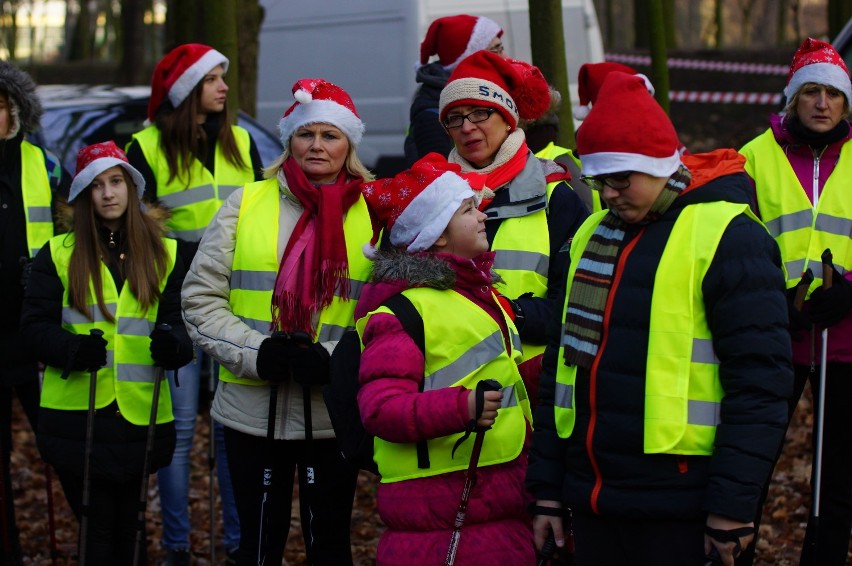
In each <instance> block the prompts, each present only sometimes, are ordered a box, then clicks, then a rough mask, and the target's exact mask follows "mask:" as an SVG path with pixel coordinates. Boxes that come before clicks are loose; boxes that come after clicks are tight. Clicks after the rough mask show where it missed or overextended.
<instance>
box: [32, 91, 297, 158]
mask: <svg viewBox="0 0 852 566" xmlns="http://www.w3.org/2000/svg"><path fill="white" fill-rule="evenodd" d="M38 94H39V96H40V97H41V103H42V106H44V115H43V116H42V119H41V129H40V130H38V131H37V132H34V133H32V134H30V136H29V137H30V139H31V140H32V141H33V142H34V143H37V144H39V145H41V146H43V147H45V148H47V149H49V150H51V151H52V152H54V153H55V154H56V155H57V157H59V159H60V160H61V161H62V164H63V165H64V166H65V168H66V169H67V170H68V172H69V173H71V174H73V173H74V170H75V168H76V160H77V151H79V149H80V148H81V147H84V146H87V145H90V144H93V143H99V142H103V141H107V140H115V143H116V144H117V145H118V146H119V147H122V148H124V147H125V146H126V145H127V143H128V142H129V141H130V136H131V135H133V134H134V133H136V132H138V131H139V130H141V129H142V128H143V127H144V125H145V118H146V112H147V109H148V95H149V94H150V88H149V87H147V86H132V87H118V86H107V85H96V86H91V85H40V86H39V87H38ZM237 123H238V124H239V125H240V126H242V127H243V128H245V129H246V130H248V131H249V133H250V134H251V136H252V138H254V141H255V143H256V144H257V148H258V151H259V152H260V157H261V159H262V160H263V163H264V164H269V163H271V162H272V161H273V160H274V159H276V158H277V157H278V156H279V155H281V152H282V150H283V148H282V146H281V142H280V141H279V139H278V136H277V135H275V134H273V133H272V132H270V131H269V130H267V129H266V128H264V127H263V126H261V125H260V123H259V122H257V121H256V120H254V119H253V118H252V117H251V116H249V115H248V114H246V113H245V112H242V111H240V112H239V114H238V116H237Z"/></svg>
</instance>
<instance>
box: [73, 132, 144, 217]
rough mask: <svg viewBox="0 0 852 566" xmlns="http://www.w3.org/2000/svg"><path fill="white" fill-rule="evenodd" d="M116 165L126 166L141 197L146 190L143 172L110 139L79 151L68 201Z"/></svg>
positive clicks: (125, 168)
mask: <svg viewBox="0 0 852 566" xmlns="http://www.w3.org/2000/svg"><path fill="white" fill-rule="evenodd" d="M116 165H118V166H120V167H124V170H125V171H127V172H128V173H129V174H130V178H131V179H133V182H134V183H135V184H136V191H137V192H138V193H139V198H140V199H141V198H142V193H143V192H144V191H145V179H144V178H143V177H142V173H140V172H139V171H137V170H136V168H134V167H133V166H132V165H131V164H130V162H129V161H128V160H127V155H125V154H124V152H123V151H121V148H119V147H118V146H117V145H115V142H114V141H112V140H110V141H106V142H103V143H96V144H94V145H88V146H86V147H84V148H81V149H80V151H78V152H77V173H76V174H75V175H74V180H73V181H71V190H70V191H69V193H68V202H71V201H73V200H74V199H75V198H77V197H78V196H79V195H80V193H82V192H83V190H85V188H86V187H88V186H89V185H91V184H92V181H94V180H95V177H97V176H98V175H100V174H101V173H103V172H104V171H106V170H107V169H109V168H110V167H115V166H116ZM129 188H130V187H128V189H129Z"/></svg>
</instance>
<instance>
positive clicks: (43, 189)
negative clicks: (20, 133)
mask: <svg viewBox="0 0 852 566" xmlns="http://www.w3.org/2000/svg"><path fill="white" fill-rule="evenodd" d="M21 192H22V195H23V198H24V218H25V219H26V222H27V249H28V250H29V253H30V257H35V255H36V254H37V253H38V251H39V250H40V249H41V248H42V246H44V244H46V243H47V241H48V240H49V239H50V238H52V237H53V214H52V212H51V210H50V201H51V196H52V193H51V190H50V179H49V178H48V176H47V169H46V168H45V165H44V152H43V151H42V150H41V149H39V148H38V147H36V146H34V145H32V144H31V143H28V142H26V141H22V142H21Z"/></svg>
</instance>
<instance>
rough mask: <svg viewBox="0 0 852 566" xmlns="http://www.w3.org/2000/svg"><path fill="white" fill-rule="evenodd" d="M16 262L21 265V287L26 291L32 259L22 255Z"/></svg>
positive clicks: (31, 268)
mask: <svg viewBox="0 0 852 566" xmlns="http://www.w3.org/2000/svg"><path fill="white" fill-rule="evenodd" d="M18 263H19V264H20V265H21V288H22V289H23V290H24V291H26V290H27V283H29V281H30V273H32V271H33V260H31V259H30V258H28V257H23V256H22V257H21V258H20V259H18Z"/></svg>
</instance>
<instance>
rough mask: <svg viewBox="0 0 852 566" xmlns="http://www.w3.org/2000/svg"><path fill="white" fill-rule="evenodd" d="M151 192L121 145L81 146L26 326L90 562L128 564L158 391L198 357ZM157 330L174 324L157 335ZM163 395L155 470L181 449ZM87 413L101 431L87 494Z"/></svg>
mask: <svg viewBox="0 0 852 566" xmlns="http://www.w3.org/2000/svg"><path fill="white" fill-rule="evenodd" d="M144 186H145V182H144V180H143V179H142V176H141V175H140V174H139V172H138V171H136V169H134V168H133V167H132V166H131V165H130V164H129V163H128V162H127V157H126V156H125V155H124V153H123V152H122V151H121V149H119V148H118V147H116V145H115V143H113V142H111V141H110V142H104V143H100V144H95V145H92V146H88V147H85V148H83V149H81V150H80V153H79V154H78V156H77V174H76V176H75V177H74V181H73V182H72V184H71V191H70V194H69V197H68V200H69V203H70V205H71V206H72V207H73V219H72V220H71V223H72V224H71V231H70V232H69V233H68V234H65V235H61V236H54V237H53V238H51V239H50V240H49V241H48V243H47V244H45V246H44V247H43V248H42V249H41V251H40V252H39V253H38V255H37V256H36V259H35V261H34V264H33V269H32V275H31V277H30V282H29V285H28V287H27V294H26V298H25V301H24V312H23V315H22V320H21V332H22V334H23V336H24V338H25V339H26V340H27V341H28V342H29V343H30V344H32V347H33V350H34V351H35V352H36V354H37V356H38V358H39V360H41V361H42V362H43V363H44V364H45V366H46V367H45V371H44V382H43V385H42V392H41V411H40V414H39V426H38V431H37V439H38V446H39V450H40V451H41V454H42V456H43V457H44V458H45V460H46V461H47V462H48V463H50V464H51V465H52V466H53V467H54V468H55V469H56V472H57V474H58V476H59V480H60V481H61V483H62V487H63V489H64V491H65V496H66V498H67V499H68V503H69V504H70V506H71V509H72V510H73V511H74V514H75V515H76V516H77V518H78V519H81V518H82V516H83V515H84V514H85V516H86V519H87V532H86V533H85V534H86V545H87V553H86V564H91V565H101V564H122V565H124V564H132V563H133V553H134V547H135V541H136V530H137V524H138V522H137V513H138V510H139V504H140V503H139V493H140V489H141V481H142V477H143V463H144V460H145V456H146V454H145V452H146V439H147V434H148V428H149V424H150V423H149V421H150V419H151V408H152V403H153V391H154V383H155V381H156V380H158V379H164V378H165V376H164V375H163V374H164V369H169V370H174V369H176V368H179V367H180V366H182V365H184V364H186V363H187V362H188V361H189V360H190V359H191V358H192V344H191V343H190V341H189V337H188V336H187V334H186V329H185V327H184V325H183V323H182V321H181V317H180V303H179V298H180V285H181V283H182V279H183V275H184V271H185V270H184V268H183V263H182V261H181V259H180V256H179V255H178V254H177V243H176V242H175V240H172V239H169V238H165V237H164V234H165V228H164V226H163V225H162V222H161V221H162V217H161V216H160V217H158V216H157V215H156V212H157V211H156V210H155V209H150V208H149V209H143V207H142V206H141V204H140V200H139V199H140V197H141V195H142V190H143V189H144ZM161 323H165V324H167V325H170V326H171V328H170V329H166V328H162V327H160V328H155V325H158V324H161ZM95 329H97V330H100V331H101V332H102V336H98V335H94V334H91V331H92V330H95ZM91 379H96V380H97V383H96V385H97V389H96V397H95V399H94V405H93V406H90V405H89V387H90V380H91ZM159 395H160V397H159V402H158V411H157V414H156V428H155V437H154V438H155V441H154V444H153V447H154V448H153V452H152V453H151V454H150V469H151V470H156V469H157V468H160V467H162V466H164V465H166V464H168V462H169V460H170V459H171V455H172V451H173V450H174V444H175V430H174V422H173V421H174V419H173V417H172V410H171V397H170V394H169V388H168V386H164V387H163V388H162V389H160V394H159ZM87 416H90V417H92V418H94V427H93V430H94V434H93V438H92V439H91V440H92V453H91V460H90V466H91V474H90V479H89V485H88V486H84V485H83V481H84V478H83V475H84V473H83V471H84V466H85V462H84V459H85V456H86V450H85V448H86V445H87V438H86V429H87ZM86 489H88V491H89V507H88V509H83V507H82V504H83V493H84V491H85V490H86ZM81 542H82V541H81ZM144 548H145V545H144V544H143V555H142V556H143V563H144Z"/></svg>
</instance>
